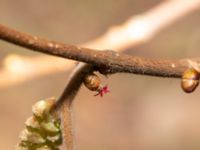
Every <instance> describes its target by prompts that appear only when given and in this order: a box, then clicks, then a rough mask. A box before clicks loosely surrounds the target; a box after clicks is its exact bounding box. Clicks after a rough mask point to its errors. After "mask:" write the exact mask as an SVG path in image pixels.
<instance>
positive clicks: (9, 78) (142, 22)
mask: <svg viewBox="0 0 200 150" xmlns="http://www.w3.org/2000/svg"><path fill="white" fill-rule="evenodd" d="M199 6H200V1H199V0H192V1H188V0H173V1H164V2H162V3H161V4H158V5H157V6H155V7H153V8H152V9H150V10H148V11H146V12H145V13H143V14H139V15H137V16H134V17H132V18H130V19H129V20H128V21H126V22H125V23H124V24H122V25H120V26H116V27H111V28H110V29H109V30H108V31H107V32H106V33H105V34H104V35H102V36H101V37H99V38H97V39H95V40H93V41H90V42H88V43H86V44H84V46H86V47H91V48H99V49H105V48H109V49H115V50H117V51H122V50H125V48H127V47H129V46H134V45H138V44H141V43H143V42H147V41H148V40H149V39H151V38H152V37H153V36H154V35H155V34H156V33H157V32H158V31H160V30H162V29H164V28H165V27H167V26H169V25H171V24H172V23H174V22H176V21H177V20H178V19H180V18H182V17H184V16H185V15H186V14H189V13H190V12H192V11H194V10H196V9H198V8H199ZM169 12H173V15H171V13H169ZM8 60H9V61H8ZM52 61H53V62H54V63H51V67H49V62H52ZM16 64H18V65H17V66H16ZM73 64H74V63H73V61H69V60H62V59H56V58H52V57H50V58H49V57H47V56H41V57H34V58H32V59H31V58H24V57H21V56H17V57H13V56H8V58H6V59H5V66H4V68H3V69H2V70H1V71H0V87H7V86H11V85H16V84H18V83H21V82H25V81H27V80H29V79H32V78H34V77H37V76H43V75H47V74H50V73H54V72H63V71H66V70H68V69H71V68H72V66H74V65H73ZM16 74H17V75H18V74H20V75H19V76H17V78H16Z"/></svg>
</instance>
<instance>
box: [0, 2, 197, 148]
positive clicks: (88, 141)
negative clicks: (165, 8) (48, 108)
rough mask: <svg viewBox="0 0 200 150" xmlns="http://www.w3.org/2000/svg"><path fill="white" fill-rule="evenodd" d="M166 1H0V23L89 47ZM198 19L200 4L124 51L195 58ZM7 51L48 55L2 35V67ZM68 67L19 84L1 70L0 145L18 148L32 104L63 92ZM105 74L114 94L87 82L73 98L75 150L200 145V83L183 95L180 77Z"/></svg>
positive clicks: (17, 75)
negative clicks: (5, 39) (102, 92)
mask: <svg viewBox="0 0 200 150" xmlns="http://www.w3.org/2000/svg"><path fill="white" fill-rule="evenodd" d="M163 2H164V1H163V0H148V1H147V0H95V1H94V0H84V1H83V0H82V1H74V0H57V1H55V0H48V1H47V0H43V1H41V0H34V1H33V0H18V1H14V0H0V12H1V13H0V20H1V24H4V25H7V26H9V27H12V28H15V29H17V30H20V31H23V32H27V33H30V34H33V35H37V36H41V37H45V38H48V39H52V40H57V41H61V42H65V43H70V44H77V45H84V43H88V42H89V41H91V40H93V39H95V38H97V37H99V36H101V35H103V34H104V33H105V32H106V31H107V30H108V29H109V28H110V27H112V26H116V25H121V24H123V23H124V22H125V21H127V20H128V19H129V18H130V17H133V16H134V15H139V14H141V13H144V12H148V10H149V9H151V8H153V7H155V6H158V5H160V4H161V3H163ZM169 13H171V14H172V15H173V14H174V13H175V12H169ZM199 24H200V7H199V9H196V10H195V11H193V12H192V13H189V14H187V15H185V16H184V17H182V18H181V19H179V20H177V21H175V22H174V23H172V24H171V25H170V26H168V27H167V28H164V29H163V30H162V31H160V32H159V33H158V34H156V35H155V36H154V37H153V38H152V39H151V40H149V41H148V42H145V43H143V44H139V45H137V46H134V47H131V46H129V47H128V48H127V49H126V51H125V53H128V54H131V55H138V56H142V57H149V58H166V59H179V58H186V57H187V58H188V57H189V58H190V57H198V56H199V54H200V53H199V47H200V28H199ZM108 49H109V47H108ZM13 54H17V55H13ZM9 56H12V57H11V58H15V59H16V58H18V57H20V56H22V57H28V58H32V59H33V61H34V58H37V57H43V56H44V54H41V53H35V52H31V51H29V50H26V49H24V48H21V47H17V46H15V45H12V44H9V43H6V42H3V41H0V58H1V60H0V61H1V65H0V72H1V70H2V71H3V69H4V67H5V63H6V62H8V63H9V61H8V59H7V58H8V57H9ZM13 56H14V57H13ZM9 58H10V57H9ZM45 58H46V57H45ZM48 58H49V59H48V62H47V63H48V64H49V65H48V66H49V68H51V65H52V64H54V60H55V59H58V60H60V59H61V58H53V57H52V56H48ZM5 60H7V61H5ZM51 60H52V61H51ZM35 62H36V61H35ZM14 64H16V63H14ZM15 67H16V66H15V65H14V68H15ZM36 69H37V68H36ZM58 70H59V69H58ZM70 71H71V70H67V69H66V71H65V68H63V70H62V71H60V70H59V71H54V72H52V73H49V74H46V75H41V76H37V77H33V78H31V79H29V80H26V81H22V82H18V83H15V84H12V81H10V80H9V78H8V77H9V75H6V76H5V74H3V73H2V74H3V75H4V76H3V75H1V80H2V81H1V82H3V81H5V83H2V85H0V98H1V100H0V118H1V119H0V133H1V134H0V149H2V150H11V149H14V146H15V145H16V144H17V142H18V141H19V138H18V135H19V133H20V131H21V130H22V129H23V128H24V122H25V120H26V118H28V117H29V116H30V115H31V107H32V105H33V104H34V103H35V102H36V101H38V100H40V99H45V98H48V97H52V96H55V97H58V96H59V95H60V94H61V92H62V91H63V89H64V87H65V84H66V81H67V78H68V75H69V74H70ZM12 76H15V78H20V73H16V74H14V73H12ZM101 77H102V80H103V82H104V83H105V84H108V85H109V88H110V90H111V92H110V93H109V94H107V95H105V97H103V98H100V97H94V96H93V95H94V93H93V92H91V91H89V90H87V89H86V88H85V87H84V86H83V87H82V88H81V90H80V92H79V93H78V95H77V97H76V99H75V102H74V106H73V109H74V120H73V122H74V126H75V135H76V145H77V149H78V150H122V149H123V150H133V149H135V150H199V149H200V109H199V108H200V99H199V97H200V88H197V90H196V91H195V92H194V93H192V94H186V93H184V92H183V91H182V89H181V88H180V79H169V78H157V77H149V76H141V75H132V74H122V73H121V74H114V75H112V76H110V77H109V78H105V77H103V76H101ZM24 78H26V77H24ZM27 78H29V76H27ZM1 82H0V84H1ZM8 82H9V83H8ZM6 84H8V85H6Z"/></svg>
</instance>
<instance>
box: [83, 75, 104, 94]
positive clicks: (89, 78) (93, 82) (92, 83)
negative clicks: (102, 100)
mask: <svg viewBox="0 0 200 150" xmlns="http://www.w3.org/2000/svg"><path fill="white" fill-rule="evenodd" d="M83 83H84V84H85V86H86V87H87V88H88V89H90V90H91V91H98V90H99V88H100V85H101V80H100V78H99V77H98V76H97V75H96V74H94V73H92V74H88V75H86V76H85V78H84V81H83Z"/></svg>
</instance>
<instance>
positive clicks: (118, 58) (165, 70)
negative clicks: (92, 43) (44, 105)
mask: <svg viewBox="0 0 200 150" xmlns="http://www.w3.org/2000/svg"><path fill="white" fill-rule="evenodd" d="M0 39H2V40H5V41H8V42H10V43H14V44H16V45H19V46H23V47H26V48H29V49H31V50H35V51H38V52H42V53H45V54H50V55H54V56H59V57H63V58H68V59H73V60H77V61H82V62H86V63H89V64H92V65H94V66H96V67H100V68H103V69H102V70H103V71H102V73H105V74H107V73H117V72H127V73H135V74H144V75H153V76H162V77H181V76H182V73H183V72H184V70H185V69H186V68H187V67H188V64H186V63H182V61H180V60H177V61H173V60H158V59H157V60H156V59H147V58H141V57H135V56H130V55H126V54H120V53H117V52H114V51H111V50H105V51H97V50H94V49H88V48H81V47H78V46H74V45H68V44H62V43H59V42H55V41H49V40H46V39H43V38H39V37H35V36H31V35H28V34H25V33H21V32H18V31H16V30H13V29H10V28H8V27H5V26H3V25H0Z"/></svg>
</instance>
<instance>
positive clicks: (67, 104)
mask: <svg viewBox="0 0 200 150" xmlns="http://www.w3.org/2000/svg"><path fill="white" fill-rule="evenodd" d="M92 71H93V67H92V66H91V65H85V64H82V65H79V66H77V67H76V68H75V69H74V71H73V72H72V73H71V75H70V77H69V79H68V81H67V85H66V88H65V90H64V91H63V93H62V95H61V97H60V98H59V99H58V101H57V103H56V105H55V107H54V108H53V109H52V110H51V111H52V112H54V111H58V112H61V118H62V128H63V130H62V131H63V139H64V142H65V146H66V148H67V150H74V149H75V142H74V133H73V125H72V101H73V100H74V98H75V96H76V94H77V92H78V90H79V88H80V86H81V84H82V80H83V78H84V76H85V75H86V74H87V73H89V72H92Z"/></svg>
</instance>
